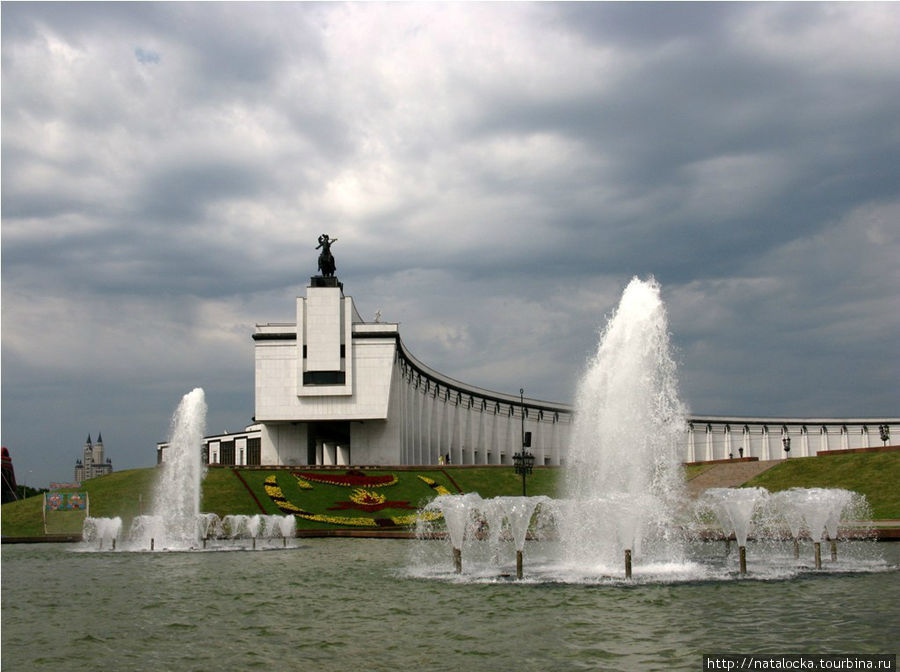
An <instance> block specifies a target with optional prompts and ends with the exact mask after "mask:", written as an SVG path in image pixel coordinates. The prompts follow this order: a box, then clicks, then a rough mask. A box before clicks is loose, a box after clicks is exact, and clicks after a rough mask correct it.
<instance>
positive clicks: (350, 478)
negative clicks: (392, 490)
mask: <svg viewBox="0 0 900 672" xmlns="http://www.w3.org/2000/svg"><path fill="white" fill-rule="evenodd" d="M293 475H294V476H296V477H297V478H302V479H304V480H306V481H312V482H313V483H325V484H326V485H340V486H342V487H345V488H359V487H363V488H386V487H388V486H389V485H394V484H395V483H396V482H397V477H396V476H394V474H384V475H383V476H367V475H366V474H364V473H363V472H361V471H357V470H355V469H351V470H350V471H348V472H347V473H346V474H319V473H316V472H313V471H295V472H293Z"/></svg>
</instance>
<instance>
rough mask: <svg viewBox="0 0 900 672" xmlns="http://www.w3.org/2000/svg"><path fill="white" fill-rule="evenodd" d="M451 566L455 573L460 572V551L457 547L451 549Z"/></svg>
mask: <svg viewBox="0 0 900 672" xmlns="http://www.w3.org/2000/svg"><path fill="white" fill-rule="evenodd" d="M453 568H454V569H455V570H456V573H457V574H462V551H461V550H460V549H458V548H454V549H453Z"/></svg>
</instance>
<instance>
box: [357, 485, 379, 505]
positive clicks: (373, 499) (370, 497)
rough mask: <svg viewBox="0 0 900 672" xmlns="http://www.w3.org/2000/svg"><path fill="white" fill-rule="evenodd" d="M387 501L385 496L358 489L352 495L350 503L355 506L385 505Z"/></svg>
mask: <svg viewBox="0 0 900 672" xmlns="http://www.w3.org/2000/svg"><path fill="white" fill-rule="evenodd" d="M386 499H387V497H385V496H384V495H381V494H379V493H377V492H371V491H369V490H365V489H364V488H357V489H356V490H354V491H353V492H351V493H350V501H351V502H353V503H354V504H384V501H385V500H386Z"/></svg>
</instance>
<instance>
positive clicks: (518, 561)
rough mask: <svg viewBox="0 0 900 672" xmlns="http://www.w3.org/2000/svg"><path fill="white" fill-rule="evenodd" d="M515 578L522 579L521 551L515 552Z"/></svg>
mask: <svg viewBox="0 0 900 672" xmlns="http://www.w3.org/2000/svg"><path fill="white" fill-rule="evenodd" d="M516 578H517V579H521V578H522V551H516Z"/></svg>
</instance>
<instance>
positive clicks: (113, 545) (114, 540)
mask: <svg viewBox="0 0 900 672" xmlns="http://www.w3.org/2000/svg"><path fill="white" fill-rule="evenodd" d="M112 550H116V538H115V537H113V540H112ZM832 556H834V557H833V559H837V549H835V550H834V553H832Z"/></svg>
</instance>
